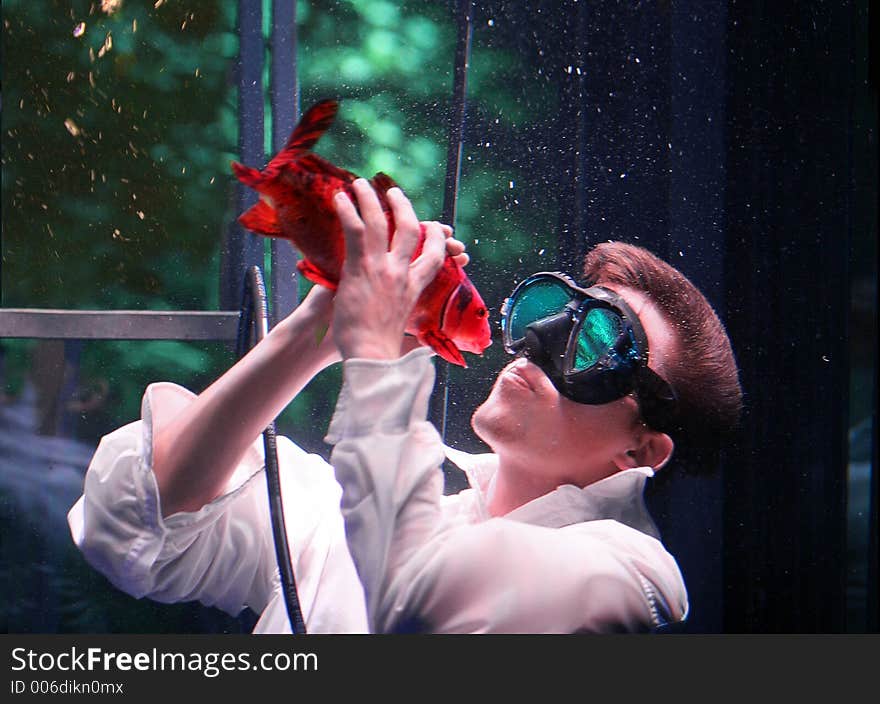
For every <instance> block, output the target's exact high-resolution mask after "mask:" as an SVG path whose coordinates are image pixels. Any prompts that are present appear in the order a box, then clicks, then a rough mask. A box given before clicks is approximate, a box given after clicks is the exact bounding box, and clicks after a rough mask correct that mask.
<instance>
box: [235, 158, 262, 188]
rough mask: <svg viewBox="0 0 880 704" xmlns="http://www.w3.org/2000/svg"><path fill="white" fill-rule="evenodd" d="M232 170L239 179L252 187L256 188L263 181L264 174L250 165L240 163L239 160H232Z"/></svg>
mask: <svg viewBox="0 0 880 704" xmlns="http://www.w3.org/2000/svg"><path fill="white" fill-rule="evenodd" d="M232 172H233V173H234V174H235V177H236V178H237V179H238V180H239V181H241V182H242V183H243V184H244V185H245V186H250V187H251V188H256V187H257V186H259V185H260V184H261V183H262V182H263V174H261V173H260V172H259V171H257V170H256V169H252V168H251V167H250V166H245V165H244V164H239V163H238V162H237V161H233V162H232Z"/></svg>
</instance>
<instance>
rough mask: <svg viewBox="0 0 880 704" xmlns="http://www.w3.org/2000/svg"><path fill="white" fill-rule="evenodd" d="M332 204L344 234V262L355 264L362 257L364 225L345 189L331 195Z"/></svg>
mask: <svg viewBox="0 0 880 704" xmlns="http://www.w3.org/2000/svg"><path fill="white" fill-rule="evenodd" d="M333 205H334V206H335V207H336V213H337V215H339V222H340V223H342V232H343V234H344V235H345V261H346V264H349V265H356V264H358V263H359V262H360V261H361V260H362V259H363V258H364V232H365V230H366V226H365V225H364V222H363V220H361V217H360V215H358V212H357V209H356V208H355V207H354V203H352V202H351V198H349V197H348V194H347V193H345V191H340V192H339V193H337V194H336V195H335V196H334V197H333Z"/></svg>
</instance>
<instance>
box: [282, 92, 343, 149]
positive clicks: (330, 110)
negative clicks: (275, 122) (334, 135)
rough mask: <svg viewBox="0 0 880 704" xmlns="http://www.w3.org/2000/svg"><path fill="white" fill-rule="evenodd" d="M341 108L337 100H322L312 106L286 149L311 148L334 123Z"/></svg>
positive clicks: (295, 130)
mask: <svg viewBox="0 0 880 704" xmlns="http://www.w3.org/2000/svg"><path fill="white" fill-rule="evenodd" d="M338 109H339V103H338V102H336V101H335V100H322V101H321V102H319V103H315V104H314V105H313V106H312V107H310V108H309V109H308V110H307V111H306V114H305V115H303V116H302V118H301V119H300V121H299V123H298V124H297V126H296V128H295V129H294V130H293V134H291V135H290V139H288V140H287V144H286V145H284V151H287V150H288V149H311V148H312V147H313V146H314V145H315V142H317V141H318V140H319V139H320V138H321V135H322V134H324V132H326V131H327V128H328V127H330V125H332V124H333V119H334V118H335V117H336V111H337V110H338Z"/></svg>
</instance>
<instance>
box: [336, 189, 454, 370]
mask: <svg viewBox="0 0 880 704" xmlns="http://www.w3.org/2000/svg"><path fill="white" fill-rule="evenodd" d="M352 186H353V189H354V192H355V197H356V198H357V206H358V209H359V210H360V214H358V210H357V209H355V205H354V203H352V202H351V200H350V199H349V198H348V196H347V195H346V194H345V193H344V192H340V193H339V194H337V195H336V197H335V199H334V204H335V207H336V210H337V213H338V215H339V219H340V221H341V223H342V229H343V232H344V234H345V250H346V254H345V263H344V264H343V267H342V277H341V278H340V281H339V288H338V289H337V292H336V300H335V304H334V313H333V335H334V339H335V341H336V346H337V347H338V349H339V352H340V353H341V355H342V358H343V359H349V358H351V357H363V358H367V359H396V358H397V357H399V356H400V351H401V342H402V340H403V333H404V329H405V328H406V324H407V321H408V319H409V315H410V313H411V311H412V308H413V306H414V305H415V302H416V301H417V300H418V297H419V295H420V294H421V292H422V290H423V289H424V288H425V286H427V284H428V283H430V281H431V280H432V279H433V278H434V276H435V275H436V274H437V271H438V270H439V269H440V267H441V266H442V265H443V260H444V259H445V257H446V247H447V245H446V238H447V235H449V234H451V228H449V229H448V230H444V228H443V226H441V225H440V223H434V222H427V223H424V225H425V235H426V236H425V242H424V245H423V247H422V251H421V253H420V254H419V256H418V257H416V258H415V259H413V260H412V261H410V260H411V259H412V255H413V253H414V252H415V249H416V247H417V246H418V243H419V238H420V228H419V221H418V218H417V217H416V214H415V212H414V211H413V208H412V204H411V203H410V202H409V199H408V198H407V197H406V196H405V195H404V194H403V191H401V190H400V189H399V188H392V189H390V190H389V191H388V192H387V194H386V196H387V198H388V203H389V204H390V206H391V211H392V213H393V214H394V222H395V226H396V231H395V233H394V238H393V241H392V244H391V248H390V249H389V247H388V221H387V219H386V218H385V215H384V213H383V212H382V208H381V206H380V204H379V199H378V198H377V197H376V193H375V192H374V191H373V188H372V186H370V184H369V182H368V181H366V180H365V179H357V180H356V181H355V182H354V183H353V184H352ZM454 249H457V247H454ZM462 252H463V249H462ZM456 256H457V255H456Z"/></svg>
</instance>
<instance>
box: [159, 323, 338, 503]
mask: <svg viewBox="0 0 880 704" xmlns="http://www.w3.org/2000/svg"><path fill="white" fill-rule="evenodd" d="M319 331H321V319H320V314H319V313H316V312H312V311H307V310H303V311H300V310H298V311H297V312H295V313H294V314H293V315H291V316H290V317H289V318H287V319H286V320H284V321H283V322H282V323H280V324H279V325H278V326H277V327H276V328H274V329H273V330H272V331H271V332H270V333H269V334H268V335H267V336H266V337H265V339H263V340H262V341H261V342H260V343H259V344H258V345H256V346H255V347H254V348H253V349H252V350H251V351H250V352H249V353H248V354H247V355H245V356H244V357H243V358H242V359H241V360H239V361H238V362H237V363H236V364H235V365H234V366H233V367H232V368H231V369H229V371H227V372H226V373H225V374H223V376H221V377H220V378H219V379H218V380H217V381H215V382H214V383H213V384H212V385H211V386H210V387H208V388H207V389H206V390H205V391H204V392H203V393H202V394H200V395H199V396H198V398H197V399H196V400H195V401H194V402H193V403H192V404H191V405H189V406H188V407H187V408H186V409H184V410H183V411H182V412H181V413H180V414H179V415H178V416H176V417H175V418H173V419H171V420H170V421H169V422H168V424H167V425H166V426H165V427H159V428H155V429H154V436H153V471H154V474H155V476H156V482H157V485H158V488H159V495H160V497H161V502H162V514H163V515H164V516H168V515H171V514H173V513H176V512H178V511H195V510H198V509H199V508H201V507H202V506H203V505H205V504H206V503H208V502H209V501H211V500H212V499H214V498H215V497H217V496H218V495H220V494H221V493H222V491H223V488H224V487H225V486H226V483H227V482H228V480H229V477H230V476H231V475H232V472H233V471H234V469H235V467H236V466H237V464H238V463H239V461H240V460H241V458H242V456H243V455H244V453H245V451H246V450H247V448H248V447H249V446H250V445H251V444H252V443H253V441H254V440H255V439H256V438H257V437H258V436H259V434H260V433H261V432H262V431H263V430H264V429H265V428H266V426H267V425H268V424H269V423H270V422H271V421H272V420H273V419H274V418H275V417H276V416H277V415H278V414H279V413H280V412H281V411H282V410H283V409H284V407H285V406H286V405H287V404H288V403H290V401H291V400H292V399H293V398H294V397H295V396H296V395H297V393H299V391H300V390H301V389H302V388H303V387H304V386H305V385H306V384H308V382H309V381H310V380H311V379H312V378H313V377H314V376H315V374H317V373H318V372H319V371H320V370H321V369H323V368H324V367H325V366H326V365H327V364H329V363H330V362H332V361H333V359H334V354H333V352H332V346H329V345H328V344H327V341H326V340H325V341H323V344H321V342H322V341H321V340H319V339H318V336H319Z"/></svg>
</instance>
